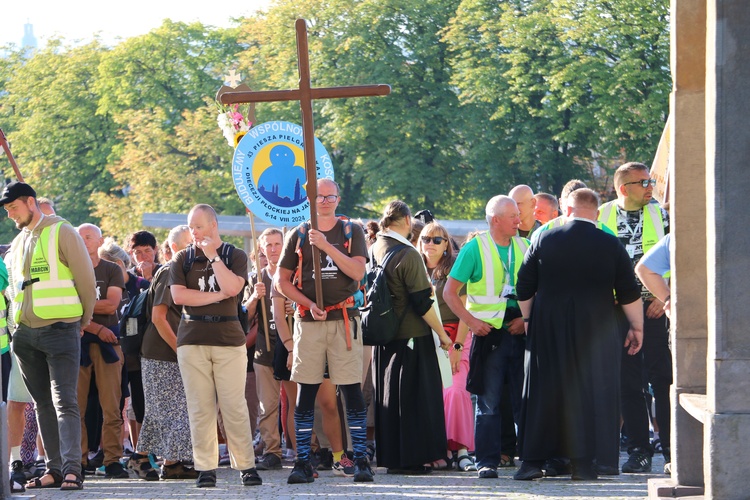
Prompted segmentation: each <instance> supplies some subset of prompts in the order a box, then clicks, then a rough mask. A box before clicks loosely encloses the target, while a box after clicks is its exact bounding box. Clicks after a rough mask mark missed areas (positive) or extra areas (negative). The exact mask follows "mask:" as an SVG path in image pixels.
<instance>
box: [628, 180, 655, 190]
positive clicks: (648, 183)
mask: <svg viewBox="0 0 750 500" xmlns="http://www.w3.org/2000/svg"><path fill="white" fill-rule="evenodd" d="M628 184H640V185H641V186H643V187H644V188H647V187H648V186H649V185H651V187H654V186H656V179H643V180H642V181H633V182H626V183H625V184H623V186H627V185H628Z"/></svg>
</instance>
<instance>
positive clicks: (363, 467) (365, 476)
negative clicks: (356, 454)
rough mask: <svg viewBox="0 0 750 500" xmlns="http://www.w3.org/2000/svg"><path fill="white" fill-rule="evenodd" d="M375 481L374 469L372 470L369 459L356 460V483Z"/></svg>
mask: <svg viewBox="0 0 750 500" xmlns="http://www.w3.org/2000/svg"><path fill="white" fill-rule="evenodd" d="M373 481H374V479H373V477H372V469H371V468H370V462H369V461H368V460H367V458H358V459H356V460H355V461H354V482H355V483H371V482H373Z"/></svg>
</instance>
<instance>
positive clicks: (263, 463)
mask: <svg viewBox="0 0 750 500" xmlns="http://www.w3.org/2000/svg"><path fill="white" fill-rule="evenodd" d="M255 468H256V469H258V470H279V469H281V458H279V457H278V456H276V455H274V454H273V453H267V454H265V455H263V456H262V457H260V460H258V463H257V464H255Z"/></svg>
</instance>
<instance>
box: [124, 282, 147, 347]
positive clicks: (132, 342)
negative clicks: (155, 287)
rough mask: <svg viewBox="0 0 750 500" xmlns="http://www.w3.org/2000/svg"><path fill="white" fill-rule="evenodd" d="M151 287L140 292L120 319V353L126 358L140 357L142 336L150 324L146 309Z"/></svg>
mask: <svg viewBox="0 0 750 500" xmlns="http://www.w3.org/2000/svg"><path fill="white" fill-rule="evenodd" d="M150 293H151V287H149V288H147V289H145V290H141V293H139V294H138V295H137V296H136V297H135V298H134V299H133V300H131V301H130V302H129V303H128V305H127V307H126V308H125V312H124V313H123V314H122V317H121V318H120V337H121V338H122V352H123V353H124V354H125V355H126V356H140V354H141V345H142V344H143V335H144V334H145V333H146V328H147V327H148V324H149V323H151V311H150V310H149V308H148V307H147V305H146V303H147V302H148V296H149V294H150Z"/></svg>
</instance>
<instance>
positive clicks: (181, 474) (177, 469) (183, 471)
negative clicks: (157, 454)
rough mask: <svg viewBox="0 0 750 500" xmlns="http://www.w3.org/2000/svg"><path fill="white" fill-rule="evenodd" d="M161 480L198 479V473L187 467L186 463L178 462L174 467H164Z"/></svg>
mask: <svg viewBox="0 0 750 500" xmlns="http://www.w3.org/2000/svg"><path fill="white" fill-rule="evenodd" d="M159 477H160V478H161V479H198V471H197V470H195V469H193V468H192V467H186V466H185V464H184V463H182V462H177V463H175V464H172V465H162V466H161V473H160V474H159Z"/></svg>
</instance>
